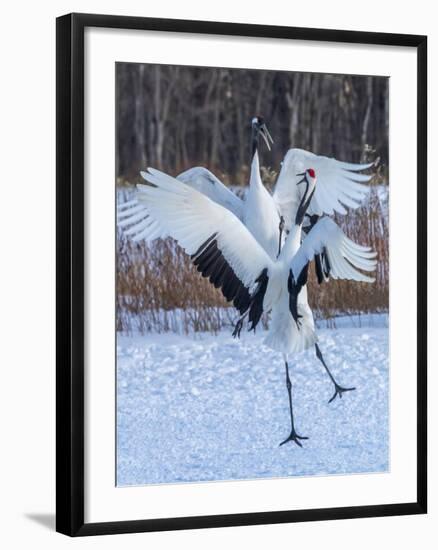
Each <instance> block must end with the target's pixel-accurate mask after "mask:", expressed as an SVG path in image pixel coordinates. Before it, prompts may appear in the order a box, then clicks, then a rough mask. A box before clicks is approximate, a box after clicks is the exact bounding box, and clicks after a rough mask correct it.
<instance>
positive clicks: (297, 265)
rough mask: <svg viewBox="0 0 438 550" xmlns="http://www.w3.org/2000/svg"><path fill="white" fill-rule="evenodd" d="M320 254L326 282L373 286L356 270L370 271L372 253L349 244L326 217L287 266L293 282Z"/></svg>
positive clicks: (336, 226)
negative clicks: (338, 281)
mask: <svg viewBox="0 0 438 550" xmlns="http://www.w3.org/2000/svg"><path fill="white" fill-rule="evenodd" d="M322 253H324V256H325V258H326V266H325V269H326V273H325V274H326V276H327V278H329V277H331V278H332V279H350V280H353V281H362V282H365V283H372V282H374V278H372V277H369V276H368V275H364V274H363V273H361V272H360V271H358V270H359V269H361V270H362V271H367V272H370V271H374V270H375V268H376V265H377V261H376V260H375V257H376V255H377V254H376V252H373V251H372V250H371V248H370V247H367V246H361V245H360V244H356V243H355V242H353V241H352V240H351V239H349V238H348V237H347V235H345V233H344V232H343V231H342V229H341V228H340V227H339V226H338V225H336V223H335V222H334V221H333V220H332V219H330V218H328V217H323V218H321V219H320V220H319V221H318V222H317V223H316V224H315V225H314V227H313V228H312V229H311V230H310V231H309V233H308V235H307V236H306V237H305V238H304V240H303V242H302V243H301V246H300V248H299V250H298V252H297V253H296V254H295V256H294V258H293V260H292V263H291V270H292V275H293V278H294V280H295V281H298V280H299V279H300V276H302V273H303V272H304V271H305V270H306V269H307V266H308V264H309V262H311V261H312V260H313V259H314V257H315V256H317V255H319V254H322Z"/></svg>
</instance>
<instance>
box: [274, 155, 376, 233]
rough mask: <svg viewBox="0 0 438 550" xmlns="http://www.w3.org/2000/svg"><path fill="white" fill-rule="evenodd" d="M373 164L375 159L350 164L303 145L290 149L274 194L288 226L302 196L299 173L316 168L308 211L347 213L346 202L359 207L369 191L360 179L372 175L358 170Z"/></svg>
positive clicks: (349, 205)
mask: <svg viewBox="0 0 438 550" xmlns="http://www.w3.org/2000/svg"><path fill="white" fill-rule="evenodd" d="M372 165H373V163H371V164H350V163H348V162H341V161H339V160H336V159H333V158H328V157H322V156H318V155H315V154H314V153H311V152H310V151H304V150H303V149H289V151H288V152H287V153H286V156H285V157H284V160H283V164H282V167H281V171H280V174H279V176H278V180H277V183H276V186H275V190H274V194H273V196H274V200H275V202H276V203H277V205H278V208H279V210H280V213H281V215H282V216H283V217H284V219H285V222H286V228H289V227H290V226H291V224H292V223H293V220H294V219H295V214H296V211H297V209H298V205H299V203H300V199H301V195H300V193H301V189H300V186H298V185H297V183H298V182H299V181H300V180H301V179H302V177H300V176H297V174H302V173H303V172H304V171H305V170H307V169H309V168H313V169H314V170H315V173H316V178H317V183H316V189H315V193H314V195H313V198H312V201H311V203H310V206H309V209H308V211H307V212H308V214H310V215H312V214H317V215H318V216H322V215H323V214H333V213H334V212H335V211H336V212H339V213H340V214H346V210H345V208H344V206H348V207H350V208H357V207H358V206H359V205H360V203H361V201H362V200H363V199H364V198H365V196H366V195H367V193H368V191H369V187H367V186H365V185H361V183H365V182H368V181H369V180H370V179H371V177H372V176H369V175H365V174H358V173H357V172H359V171H361V170H365V169H367V168H370V167H371V166H372Z"/></svg>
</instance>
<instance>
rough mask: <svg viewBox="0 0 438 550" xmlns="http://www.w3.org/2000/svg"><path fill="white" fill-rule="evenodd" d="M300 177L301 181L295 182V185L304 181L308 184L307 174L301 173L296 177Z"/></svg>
mask: <svg viewBox="0 0 438 550" xmlns="http://www.w3.org/2000/svg"><path fill="white" fill-rule="evenodd" d="M300 176H302V178H303V179H301V180H300V181H298V182H297V185H300V183H303V182H304V181H305V182H306V183H309V182H308V180H307V172H303V173H302V174H297V177H300Z"/></svg>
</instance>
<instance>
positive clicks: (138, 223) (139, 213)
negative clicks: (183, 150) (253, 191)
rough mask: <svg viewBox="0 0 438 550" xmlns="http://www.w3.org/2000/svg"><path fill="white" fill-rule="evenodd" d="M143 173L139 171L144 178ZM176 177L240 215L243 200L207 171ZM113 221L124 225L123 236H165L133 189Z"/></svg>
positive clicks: (198, 169)
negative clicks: (129, 198) (115, 220)
mask: <svg viewBox="0 0 438 550" xmlns="http://www.w3.org/2000/svg"><path fill="white" fill-rule="evenodd" d="M144 174H145V173H144V172H141V175H142V177H144ZM177 179H178V180H180V181H182V182H184V183H185V184H186V185H188V186H190V187H192V188H193V189H196V190H197V191H199V192H200V193H202V194H203V195H205V196H207V197H208V198H210V199H211V200H212V201H214V202H216V203H217V204H220V205H222V206H223V207H224V208H227V209H228V210H230V211H231V212H233V214H235V215H236V216H237V217H238V218H239V219H242V215H243V201H242V200H241V199H240V198H239V197H238V196H237V195H235V194H234V193H233V192H232V191H230V190H229V189H228V188H227V187H226V186H225V185H224V184H223V183H222V182H221V181H220V180H219V179H218V178H217V177H216V176H215V175H214V174H212V172H210V170H207V168H203V167H201V166H196V167H195V168H190V169H189V170H186V171H185V172H182V173H181V174H179V175H178V176H177ZM117 223H118V226H119V227H122V228H124V232H125V234H126V235H129V236H130V237H132V238H133V240H134V241H139V240H143V239H144V240H146V241H151V240H154V239H157V238H160V237H161V238H163V239H164V238H165V237H167V236H168V235H167V233H166V231H165V229H164V228H163V227H162V226H161V227H160V225H159V223H158V222H157V220H153V219H151V217H150V216H149V213H148V198H147V196H145V195H144V194H143V192H142V188H139V189H138V191H137V195H136V198H135V199H134V200H132V201H129V202H126V203H124V204H121V205H119V206H118V207H117Z"/></svg>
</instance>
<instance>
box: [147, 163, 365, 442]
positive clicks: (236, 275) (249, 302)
mask: <svg viewBox="0 0 438 550" xmlns="http://www.w3.org/2000/svg"><path fill="white" fill-rule="evenodd" d="M143 177H144V178H145V179H146V180H147V181H148V182H149V183H151V184H152V186H149V185H144V186H142V187H141V194H142V200H144V201H145V202H146V203H147V209H148V216H149V218H150V223H152V224H153V226H154V230H155V231H156V232H157V233H159V234H166V235H170V236H171V237H173V238H174V239H175V240H176V241H177V242H178V243H179V244H180V246H181V247H182V248H183V249H184V250H185V251H186V252H187V254H189V255H190V256H191V258H192V260H193V263H194V264H195V265H196V266H197V268H198V270H199V271H200V272H201V273H202V275H203V276H204V277H208V278H209V280H210V282H211V283H212V284H214V285H215V286H216V287H217V288H221V290H222V292H223V294H224V296H225V297H226V298H227V300H229V301H232V302H233V305H234V306H235V307H236V308H237V310H238V311H239V312H240V314H241V315H245V314H247V315H248V320H249V322H250V323H251V327H250V328H251V329H255V327H256V326H257V324H258V322H259V321H260V318H261V315H262V313H263V312H271V314H272V319H271V323H270V328H269V331H268V333H267V336H266V338H265V342H266V344H267V345H268V346H270V347H271V348H272V349H274V350H276V351H279V352H281V353H282V354H283V358H284V362H285V368H286V383H287V389H288V396H289V405H290V418H291V432H290V435H289V436H288V437H287V438H286V439H285V440H284V441H283V442H282V443H281V444H283V443H286V442H287V441H294V442H295V443H296V444H298V445H300V446H301V442H300V439H305V438H304V437H302V436H300V435H298V434H297V432H296V430H295V426H294V416H293V407H292V391H291V389H292V388H291V382H290V377H289V369H288V363H287V356H288V354H290V353H295V352H299V351H302V350H305V349H307V348H309V347H310V346H313V345H314V344H315V343H316V335H315V327H314V323H313V316H312V312H311V310H310V307H309V305H308V303H307V295H306V291H305V285H306V281H307V271H308V266H309V262H310V261H311V260H312V259H313V258H314V256H315V255H317V254H320V253H322V252H323V251H324V252H325V254H326V256H327V258H328V261H329V265H330V276H331V277H332V278H335V279H336V278H343V279H352V280H356V281H363V282H372V281H373V280H374V279H372V278H371V277H369V276H367V275H364V274H363V273H361V272H360V271H358V270H357V269H361V270H363V271H373V270H374V269H375V265H376V261H375V260H374V257H375V253H374V252H372V251H371V250H370V249H369V248H367V247H363V246H360V245H358V244H355V243H353V242H352V241H351V240H350V239H348V238H347V237H346V235H345V234H344V233H343V231H342V230H341V229H340V228H339V227H338V226H337V225H336V224H335V223H334V222H333V221H332V220H331V219H330V218H328V217H323V218H321V219H320V220H319V221H318V222H317V223H316V224H315V225H314V227H312V229H311V230H310V231H309V233H308V235H307V236H305V237H304V239H303V240H302V235H301V229H302V225H303V220H304V216H305V214H306V211H307V210H308V208H309V205H310V203H311V200H312V197H313V195H314V192H315V187H316V175H315V172H314V170H313V169H308V170H306V171H305V173H304V174H303V177H302V179H301V180H300V181H299V182H298V183H297V184H298V185H301V184H303V183H304V184H305V188H304V191H303V192H302V196H301V199H300V201H299V203H298V207H297V211H296V215H295V218H294V219H293V220H291V224H290V231H289V235H288V237H287V239H286V242H285V244H284V246H283V248H282V249H281V253H280V255H279V257H278V258H277V259H273V258H272V257H271V256H270V255H269V254H268V253H267V252H266V250H265V249H264V248H263V247H262V246H261V245H260V243H259V242H258V241H257V240H256V238H255V237H254V236H253V235H252V233H251V232H250V231H249V230H248V228H247V227H246V226H245V225H244V223H242V221H241V220H240V219H239V218H238V217H237V216H236V215H235V214H234V213H233V212H231V211H230V210H229V209H228V208H226V207H224V206H222V205H220V204H218V203H217V202H215V201H213V200H211V199H210V198H209V197H207V196H206V195H205V194H203V193H201V192H199V191H198V190H196V189H194V188H193V187H191V186H189V185H186V184H185V183H183V182H181V181H179V180H178V179H176V178H173V177H171V176H169V175H167V174H165V173H163V172H160V171H158V170H155V169H153V168H149V169H148V172H146V173H144V174H143ZM301 241H302V242H301ZM356 268H357V269H356Z"/></svg>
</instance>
